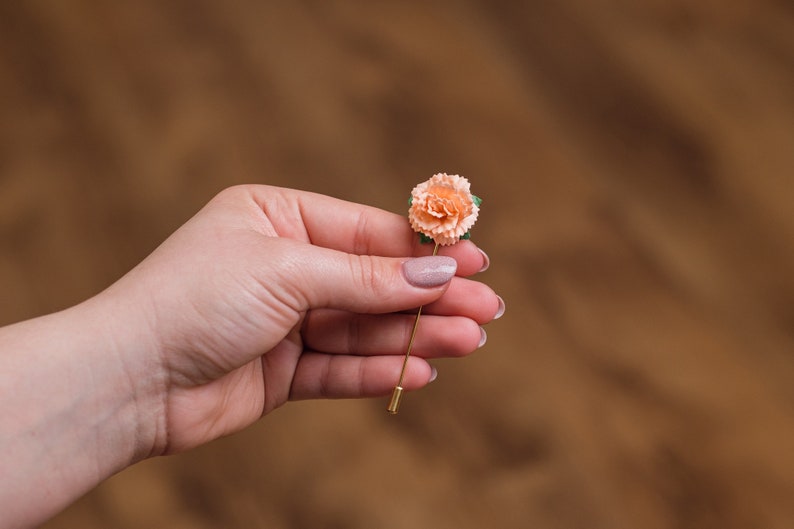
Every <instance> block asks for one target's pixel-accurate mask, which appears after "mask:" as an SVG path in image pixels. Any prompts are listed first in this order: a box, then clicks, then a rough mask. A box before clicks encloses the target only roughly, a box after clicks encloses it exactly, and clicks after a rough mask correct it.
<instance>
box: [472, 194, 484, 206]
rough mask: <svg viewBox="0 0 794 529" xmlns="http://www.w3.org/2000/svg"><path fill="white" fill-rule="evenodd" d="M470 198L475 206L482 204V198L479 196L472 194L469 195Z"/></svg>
mask: <svg viewBox="0 0 794 529" xmlns="http://www.w3.org/2000/svg"><path fill="white" fill-rule="evenodd" d="M471 200H472V202H474V205H475V206H477V207H480V204H482V199H481V198H480V197H478V196H477V195H472V196H471Z"/></svg>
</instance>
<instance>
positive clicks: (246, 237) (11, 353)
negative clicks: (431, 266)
mask: <svg viewBox="0 0 794 529" xmlns="http://www.w3.org/2000/svg"><path fill="white" fill-rule="evenodd" d="M431 252H432V245H421V244H419V242H418V238H417V237H416V234H415V233H413V232H412V231H411V230H410V228H409V227H408V224H407V222H406V219H405V217H404V216H400V215H397V214H394V213H388V212H385V211H382V210H379V209H376V208H372V207H367V206H362V205H358V204H353V203H349V202H344V201H340V200H336V199H333V198H330V197H326V196H322V195H316V194H311V193H306V192H301V191H295V190H290V189H282V188H274V187H267V186H240V187H235V188H230V189H227V190H225V191H223V192H221V193H220V194H219V195H218V196H216V197H215V198H214V199H213V200H212V201H211V202H210V203H209V204H207V206H205V207H204V208H203V209H202V210H201V211H200V212H199V213H197V214H196V215H195V217H193V218H192V219H190V220H189V221H188V222H187V223H186V224H185V225H183V226H182V227H181V228H180V229H179V230H177V231H176V232H175V233H174V234H173V235H172V236H171V237H170V238H169V239H167V240H166V241H165V242H164V243H163V244H162V245H161V246H160V247H159V248H158V249H157V250H155V251H154V252H153V253H152V254H151V255H150V256H149V257H147V258H146V259H145V260H144V261H143V262H141V263H140V264H139V265H138V266H137V267H136V268H134V269H133V270H132V271H130V272H129V273H128V274H127V275H125V276H124V277H122V278H121V279H120V280H119V281H117V282H116V283H115V284H113V285H111V286H110V287H109V288H107V289H106V290H105V291H103V292H101V293H100V294H98V295H96V296H94V297H93V298H91V299H89V300H87V301H85V302H83V303H81V304H79V305H76V306H74V307H71V308H69V309H66V310H63V311H61V312H58V313H55V314H51V315H47V316H43V317H40V318H36V319H33V320H29V321H25V322H21V323H17V324H14V325H10V326H7V327H4V328H2V329H0V476H2V478H0V513H2V516H0V526H2V527H28V526H34V525H36V524H38V523H41V522H42V521H44V520H46V519H47V518H49V517H51V516H52V515H54V514H55V513H57V512H58V511H60V510H61V509H63V508H64V507H65V506H67V505H68V504H69V503H71V502H72V501H74V500H75V499H77V498H79V497H80V496H81V495H83V494H84V493H85V492H87V491H88V490H90V489H91V488H93V487H94V486H96V485H97V484H98V483H100V482H101V481H102V480H104V479H106V478H108V477H109V476H111V475H113V474H114V473H116V472H119V471H120V470H122V469H124V468H126V467H127V466H130V465H132V464H134V463H136V462H138V461H141V460H143V459H146V458H149V457H154V456H158V455H164V454H172V453H177V452H181V451H184V450H188V449H190V448H193V447H195V446H198V445H201V444H203V443H206V442H208V441H211V440H213V439H216V438H218V437H221V436H224V435H229V434H232V433H234V432H237V431H239V430H241V429H243V428H245V427H246V426H248V425H250V424H252V423H253V422H255V421H257V420H258V419H260V418H261V417H262V416H264V415H266V414H267V413H269V412H270V411H272V410H273V409H275V408H277V407H279V406H281V405H283V404H284V403H286V402H287V401H288V400H300V399H316V398H358V397H376V396H385V395H388V394H389V393H390V392H391V390H392V387H393V386H394V384H395V381H396V377H397V376H398V374H399V372H400V368H401V363H402V355H403V354H404V352H405V348H406V344H407V340H408V335H409V333H410V328H411V325H412V323H413V321H412V320H413V317H412V315H411V310H412V309H414V310H415V308H416V307H418V306H420V305H424V306H425V307H424V312H423V316H422V327H421V333H420V334H419V335H418V336H417V342H416V344H415V346H414V353H413V356H412V357H411V360H410V362H409V365H408V369H407V372H406V376H405V380H404V383H403V386H404V387H405V389H406V390H416V389H419V388H421V387H423V386H424V385H426V384H427V383H428V382H430V381H431V379H432V377H433V375H434V371H433V369H432V368H431V366H430V364H429V363H428V362H427V359H431V358H435V357H458V356H464V355H466V354H469V353H471V352H472V351H474V350H475V349H477V348H478V346H480V345H482V343H483V342H484V336H485V335H484V332H483V331H482V328H481V325H483V324H485V323H488V322H489V321H491V320H492V319H494V318H495V317H498V316H499V315H501V313H502V311H503V310H504V304H503V302H502V300H501V298H499V296H497V295H496V294H495V293H494V292H493V290H491V288H489V287H488V286H486V285H484V284H482V283H479V282H476V281H473V280H471V279H468V276H471V275H473V274H475V273H477V272H478V271H480V270H482V269H484V267H486V266H487V262H488V261H487V257H486V256H485V254H484V253H483V252H481V251H480V250H479V249H478V248H477V247H476V245H475V244H473V243H472V242H470V241H461V242H460V243H458V244H455V245H453V246H449V247H444V248H442V250H441V252H440V254H441V255H443V256H446V257H451V258H454V262H453V264H456V266H457V270H456V271H454V277H452V278H451V279H449V280H446V281H444V282H443V283H441V284H437V285H436V284H433V285H427V284H424V285H420V286H417V285H416V282H415V281H412V278H411V277H407V275H406V272H405V270H406V267H405V266H404V265H405V263H406V262H407V261H409V260H410V259H411V258H413V257H417V256H426V255H429V254H430V253H431ZM442 259H443V258H442ZM447 261H449V259H447ZM434 262H435V261H434ZM453 269H454V267H453ZM420 279H421V278H420ZM435 280H436V282H437V280H438V277H436V278H435ZM384 413H385V411H384Z"/></svg>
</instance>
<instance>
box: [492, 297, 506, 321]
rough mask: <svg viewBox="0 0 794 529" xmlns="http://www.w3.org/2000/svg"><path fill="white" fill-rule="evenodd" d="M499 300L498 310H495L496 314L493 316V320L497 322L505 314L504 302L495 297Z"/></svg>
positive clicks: (500, 298)
mask: <svg viewBox="0 0 794 529" xmlns="http://www.w3.org/2000/svg"><path fill="white" fill-rule="evenodd" d="M496 297H497V299H499V308H498V309H496V314H495V315H494V317H493V319H495V320H498V319H499V318H501V317H502V316H503V315H504V313H505V300H503V299H502V296H496Z"/></svg>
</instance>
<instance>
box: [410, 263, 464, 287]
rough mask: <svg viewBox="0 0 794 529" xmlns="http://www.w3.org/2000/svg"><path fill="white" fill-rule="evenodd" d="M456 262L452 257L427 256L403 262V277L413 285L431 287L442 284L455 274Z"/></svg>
mask: <svg viewBox="0 0 794 529" xmlns="http://www.w3.org/2000/svg"><path fill="white" fill-rule="evenodd" d="M457 269H458V263H457V261H455V259H453V258H452V257H446V256H441V255H437V256H427V257H417V258H415V259H410V260H408V261H405V263H403V273H404V274H405V279H406V280H407V281H408V282H409V283H410V284H412V285H413V286H415V287H422V288H433V287H438V286H441V285H443V284H444V283H446V282H448V281H449V280H450V279H452V278H453V277H454V276H455V272H456V271H457Z"/></svg>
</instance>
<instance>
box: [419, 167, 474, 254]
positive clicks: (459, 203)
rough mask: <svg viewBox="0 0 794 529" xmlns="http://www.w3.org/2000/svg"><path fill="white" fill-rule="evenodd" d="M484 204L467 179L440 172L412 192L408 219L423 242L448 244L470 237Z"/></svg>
mask: <svg viewBox="0 0 794 529" xmlns="http://www.w3.org/2000/svg"><path fill="white" fill-rule="evenodd" d="M481 203H482V200H481V199H480V198H479V197H477V196H475V195H472V193H471V185H470V184H469V181H468V180H467V179H466V178H464V177H462V176H459V175H448V174H446V173H438V174H435V175H433V176H432V177H431V178H430V179H429V180H427V181H425V182H422V183H421V184H419V185H417V186H416V187H415V188H414V189H413V191H411V198H410V200H409V204H410V208H409V210H408V221H409V222H410V223H411V228H413V229H414V231H416V232H419V234H420V235H421V236H422V240H423V242H429V241H431V240H432V241H435V243H436V244H438V245H441V246H448V245H450V244H455V243H456V242H458V241H459V240H460V239H468V238H469V230H471V227H472V226H473V225H474V223H475V221H476V220H477V215H478V214H479V212H480V204H481Z"/></svg>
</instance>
